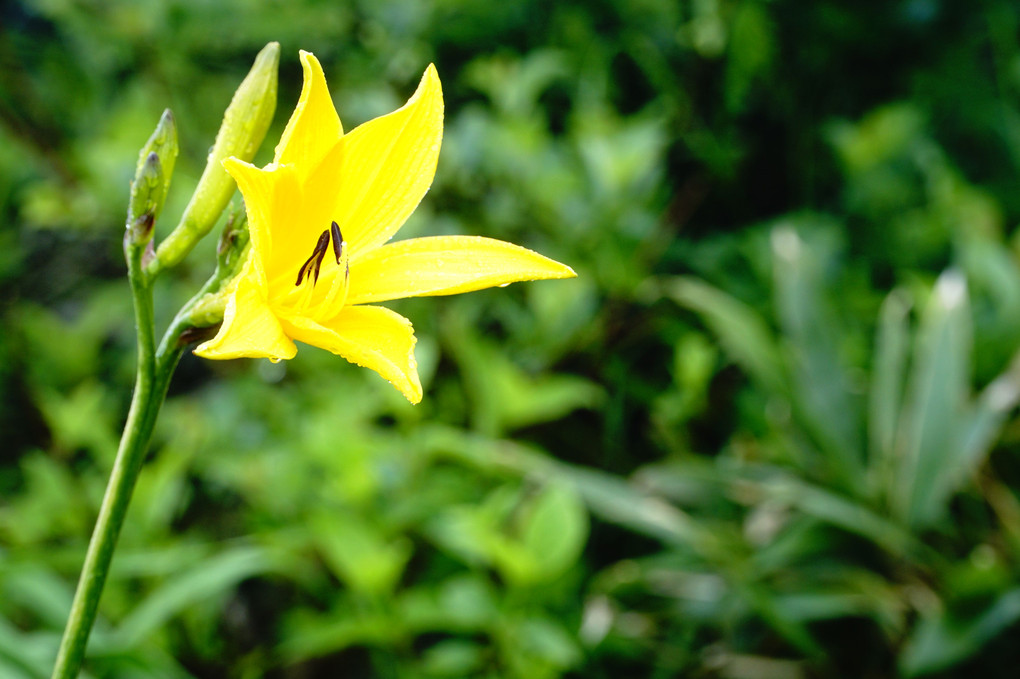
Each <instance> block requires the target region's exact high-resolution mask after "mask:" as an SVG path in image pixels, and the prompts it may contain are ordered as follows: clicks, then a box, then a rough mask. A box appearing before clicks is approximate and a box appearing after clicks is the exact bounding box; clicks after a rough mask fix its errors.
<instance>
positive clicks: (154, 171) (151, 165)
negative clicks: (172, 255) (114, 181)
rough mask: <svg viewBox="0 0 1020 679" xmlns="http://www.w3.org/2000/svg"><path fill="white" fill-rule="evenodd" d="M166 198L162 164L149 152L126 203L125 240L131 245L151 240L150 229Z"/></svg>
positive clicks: (154, 154)
mask: <svg viewBox="0 0 1020 679" xmlns="http://www.w3.org/2000/svg"><path fill="white" fill-rule="evenodd" d="M165 198H166V188H165V182H164V180H163V164H162V163H161V162H160V160H159V156H158V155H156V153H155V152H154V151H153V152H150V153H149V154H148V155H147V156H146V157H145V159H144V160H143V161H142V163H141V164H140V165H139V166H138V171H137V173H135V180H134V181H133V182H131V198H130V200H129V201H128V214H127V224H126V225H125V227H126V228H127V238H128V241H129V242H131V243H132V244H135V245H139V244H144V243H146V242H148V241H149V239H150V238H152V227H153V224H154V223H155V221H156V216H157V215H158V214H159V211H160V209H162V207H163V200H164V199H165Z"/></svg>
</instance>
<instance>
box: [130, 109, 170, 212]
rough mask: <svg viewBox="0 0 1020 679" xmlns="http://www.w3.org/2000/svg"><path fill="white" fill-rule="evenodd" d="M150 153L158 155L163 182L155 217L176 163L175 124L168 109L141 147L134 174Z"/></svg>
mask: <svg viewBox="0 0 1020 679" xmlns="http://www.w3.org/2000/svg"><path fill="white" fill-rule="evenodd" d="M150 153H155V154H156V155H157V156H159V162H160V164H161V165H162V166H163V184H162V194H161V196H160V197H159V200H157V201H156V202H157V203H158V206H159V207H158V208H157V210H156V215H155V216H156V217H159V211H160V210H161V209H162V207H163V202H164V201H165V200H166V194H167V192H168V191H169V190H170V179H171V178H172V177H173V174H174V165H175V164H176V163H177V124H176V122H174V114H173V113H172V112H171V111H170V109H166V110H165V111H163V115H162V116H160V118H159V123H157V124H156V129H155V130H153V132H152V136H150V137H149V140H148V141H147V142H145V146H143V147H142V150H141V152H140V153H139V154H138V165H137V166H136V168H135V176H136V177H137V176H138V174H139V173H140V172H141V171H142V166H143V165H144V164H145V161H146V159H147V158H148V156H149V154H150Z"/></svg>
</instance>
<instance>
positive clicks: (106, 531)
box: [52, 242, 221, 679]
mask: <svg viewBox="0 0 1020 679" xmlns="http://www.w3.org/2000/svg"><path fill="white" fill-rule="evenodd" d="M143 251H144V245H139V244H134V243H128V242H126V243H125V254H126V256H127V262H128V279H129V281H130V283H131V295H132V298H133V300H134V308H135V323H136V325H137V340H138V373H137V376H136V379H135V390H134V394H133V396H132V398H131V409H130V410H129V411H128V417H127V422H126V423H125V425H124V432H123V434H122V435H121V440H120V447H119V448H118V450H117V458H116V460H115V461H114V465H113V471H112V472H111V473H110V480H109V482H108V483H107V486H106V494H105V495H104V496H103V503H102V505H101V506H100V508H99V516H98V517H97V518H96V526H95V529H94V530H93V532H92V539H91V540H90V541H89V547H88V551H87V552H86V554H85V562H84V564H83V565H82V571H81V576H80V578H79V580H78V589H77V591H76V592H75V595H74V601H73V602H72V604H71V613H70V615H69V617H68V620H67V626H66V627H65V629H64V636H63V639H61V642H60V650H59V651H58V653H57V661H56V665H55V666H54V668H53V674H52V677H53V679H73V678H74V677H76V676H78V672H79V670H80V668H81V664H82V660H83V658H84V656H85V646H86V644H87V642H88V638H89V634H90V632H91V631H92V625H93V624H94V623H95V619H96V612H97V610H98V608H99V599H100V596H101V595H102V592H103V585H104V584H105V582H106V576H107V574H108V573H109V570H110V562H111V560H112V559H113V552H114V548H115V547H116V544H117V537H118V536H119V535H120V529H121V526H122V525H123V524H124V517H125V515H126V514H127V509H128V505H129V503H130V501H131V494H132V492H133V491H134V487H135V481H137V479H138V473H139V472H140V471H141V468H142V461H143V460H144V459H145V453H146V450H147V449H148V446H149V439H150V438H151V436H152V430H153V428H154V427H155V425H156V417H157V415H158V414H159V410H160V407H161V406H162V405H163V399H164V398H165V396H166V391H167V388H168V387H169V385H170V378H171V376H172V375H173V373H174V370H175V369H176V367H177V362H178V361H179V360H180V358H181V355H182V354H183V353H184V347H185V346H186V344H187V341H186V339H185V332H186V331H187V330H188V329H189V328H190V327H191V323H190V322H189V317H190V311H191V308H192V307H193V306H194V305H195V303H196V302H197V301H198V300H199V298H200V297H202V295H204V294H205V293H206V292H208V291H209V290H211V289H213V288H214V287H216V286H217V285H218V284H219V283H220V282H221V278H220V277H219V276H217V275H214V276H213V277H212V278H210V279H209V281H208V282H207V283H206V284H205V285H204V286H203V287H202V289H201V290H200V291H199V292H198V294H196V295H195V296H194V297H193V298H192V299H191V300H190V301H189V302H188V303H187V304H185V305H184V307H183V308H182V309H181V310H180V312H179V313H178V314H177V316H176V317H175V318H174V320H173V321H172V322H171V323H170V327H169V328H168V329H167V331H166V334H165V335H164V336H163V339H162V341H161V342H160V344H159V347H158V349H157V348H156V346H155V330H154V325H153V304H152V287H151V281H152V279H151V277H149V276H146V275H145V271H144V268H143V266H142V258H143Z"/></svg>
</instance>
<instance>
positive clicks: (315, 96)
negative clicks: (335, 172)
mask: <svg viewBox="0 0 1020 679" xmlns="http://www.w3.org/2000/svg"><path fill="white" fill-rule="evenodd" d="M301 67H302V69H303V70H304V76H305V80H304V85H303V86H302V87H301V96H300V98H299V99H298V104H297V108H295V109H294V113H293V114H292V115H291V117H290V120H289V121H288V122H287V127H286V128H285V129H284V131H283V136H282V137H280V143H279V144H277V146H276V157H275V158H274V160H273V162H275V163H279V164H283V163H293V164H294V165H295V166H297V167H298V168H300V170H299V171H301V172H308V171H310V170H311V169H312V168H314V167H315V166H317V165H318V164H319V161H321V160H322V157H323V155H325V153H326V152H327V151H328V150H329V149H330V148H332V146H333V145H334V144H335V143H336V141H337V140H338V139H340V137H342V136H343V134H344V130H343V127H342V126H341V125H340V116H338V115H337V113H336V108H334V107H333V100H332V98H330V96H329V87H328V86H327V85H326V76H325V75H323V73H322V66H320V65H319V60H318V59H316V58H315V55H314V54H312V53H311V52H305V51H304V50H302V51H301Z"/></svg>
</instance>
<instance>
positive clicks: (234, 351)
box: [195, 256, 297, 360]
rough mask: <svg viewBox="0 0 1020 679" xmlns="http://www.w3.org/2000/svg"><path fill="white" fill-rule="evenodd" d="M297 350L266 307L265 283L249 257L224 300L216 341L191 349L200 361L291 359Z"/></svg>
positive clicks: (214, 339) (253, 261) (267, 306)
mask: <svg viewBox="0 0 1020 679" xmlns="http://www.w3.org/2000/svg"><path fill="white" fill-rule="evenodd" d="M296 353H297V347H295V346H294V343H293V342H292V341H290V339H289V338H288V337H287V336H286V335H285V334H284V333H283V328H282V327H281V326H280V322H279V321H278V320H277V319H276V315H275V314H273V312H272V311H271V310H270V308H269V305H268V304H267V303H266V291H265V283H264V281H262V280H261V276H260V272H259V267H258V265H257V264H256V262H255V259H254V257H252V256H249V258H248V261H247V262H246V263H245V265H244V268H243V269H242V270H241V273H240V275H239V276H238V278H237V282H236V287H235V289H234V292H233V294H231V296H230V298H229V299H228V300H227V307H226V309H225V311H224V313H223V325H221V326H220V330H219V332H218V333H216V337H214V338H212V339H211V340H209V341H208V342H204V343H202V344H200V345H199V346H198V348H196V349H195V354H197V355H199V356H201V357H202V358H212V359H229V358H271V359H275V360H279V359H283V358H294V355H295V354H296Z"/></svg>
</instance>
